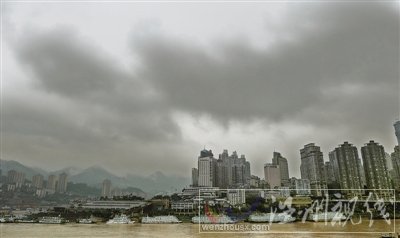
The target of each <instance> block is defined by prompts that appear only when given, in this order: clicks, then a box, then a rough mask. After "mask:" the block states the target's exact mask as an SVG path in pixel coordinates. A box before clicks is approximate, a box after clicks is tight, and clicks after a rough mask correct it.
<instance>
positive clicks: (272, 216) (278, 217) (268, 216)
mask: <svg viewBox="0 0 400 238" xmlns="http://www.w3.org/2000/svg"><path fill="white" fill-rule="evenodd" d="M294 221H296V218H294V217H292V216H291V215H289V214H287V213H284V212H283V213H261V214H251V215H250V216H249V222H280V223H289V222H294Z"/></svg>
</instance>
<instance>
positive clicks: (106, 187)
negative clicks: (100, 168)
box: [101, 179, 111, 197]
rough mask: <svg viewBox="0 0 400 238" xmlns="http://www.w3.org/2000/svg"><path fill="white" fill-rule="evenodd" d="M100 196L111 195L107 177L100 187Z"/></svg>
mask: <svg viewBox="0 0 400 238" xmlns="http://www.w3.org/2000/svg"><path fill="white" fill-rule="evenodd" d="M101 196H102V197H111V181H110V180H109V179H105V180H104V181H103V186H102V189H101Z"/></svg>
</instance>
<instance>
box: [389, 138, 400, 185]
mask: <svg viewBox="0 0 400 238" xmlns="http://www.w3.org/2000/svg"><path fill="white" fill-rule="evenodd" d="M391 159H392V166H393V184H394V186H395V188H396V189H399V188H400V146H398V145H396V146H395V147H394V152H393V153H392V154H391Z"/></svg>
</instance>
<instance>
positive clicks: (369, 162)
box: [361, 140, 392, 197]
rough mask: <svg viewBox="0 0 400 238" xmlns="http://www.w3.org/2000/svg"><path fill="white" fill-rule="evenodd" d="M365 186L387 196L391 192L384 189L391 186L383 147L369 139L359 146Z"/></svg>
mask: <svg viewBox="0 0 400 238" xmlns="http://www.w3.org/2000/svg"><path fill="white" fill-rule="evenodd" d="M361 155H362V159H363V165H364V171H365V178H366V182H367V188H368V189H370V190H372V191H373V192H374V193H375V194H376V195H380V196H383V197H388V196H391V195H392V192H391V191H389V190H385V189H390V188H391V183H390V180H389V174H388V170H387V167H386V158H385V157H386V155H385V149H384V148H383V146H382V145H379V144H378V143H376V142H375V141H373V140H371V141H370V142H369V143H367V144H365V146H363V147H361Z"/></svg>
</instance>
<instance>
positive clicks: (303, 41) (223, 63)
mask: <svg viewBox="0 0 400 238" xmlns="http://www.w3.org/2000/svg"><path fill="white" fill-rule="evenodd" d="M303 7H304V6H303ZM301 9H302V8H300V9H297V10H298V11H301ZM319 10H320V11H315V12H317V13H318V14H315V15H313V16H311V17H312V19H311V20H310V19H308V21H310V22H311V23H313V24H316V25H317V26H316V27H315V29H313V30H310V31H308V32H307V33H308V34H307V35H301V33H303V32H298V34H300V35H292V36H291V38H292V39H291V40H286V41H281V42H277V43H275V44H274V45H272V46H271V47H270V49H267V50H264V51H263V50H259V49H256V48H254V47H251V46H249V45H248V44H246V42H243V43H235V44H232V45H229V44H228V45H227V46H224V47H222V48H221V49H216V50H217V51H218V53H219V54H220V57H219V58H218V59H215V57H214V56H212V55H209V54H207V53H205V52H206V51H204V50H203V49H201V48H200V47H193V44H192V43H191V42H184V41H179V40H176V39H171V38H168V37H166V36H165V37H163V36H159V35H156V36H155V35H151V34H149V36H148V38H144V39H143V36H141V37H140V38H134V40H135V44H134V45H133V49H134V50H135V51H136V52H138V53H139V55H140V56H141V59H142V60H143V62H144V63H143V64H144V65H145V66H146V67H147V68H146V70H145V72H143V75H142V76H143V77H144V78H146V79H149V80H150V81H151V82H152V84H153V85H154V86H155V87H156V88H157V90H158V91H160V92H161V93H162V94H163V96H164V97H165V98H166V100H168V103H169V104H171V105H173V106H174V107H177V108H179V109H181V110H184V111H192V112H198V113H209V114H211V115H213V116H215V117H216V118H222V120H231V119H239V120H241V119H249V118H254V117H259V118H267V119H272V120H281V119H285V118H287V117H293V116H296V115H297V114H299V113H301V112H302V111H304V110H305V109H309V108H310V107H312V108H314V107H318V108H319V107H321V106H322V107H324V108H325V110H327V111H329V107H330V106H331V104H324V105H320V103H321V102H326V101H328V100H329V98H328V99H326V98H325V97H327V96H326V95H324V94H323V91H324V90H326V89H329V88H332V87H333V88H337V86H338V85H347V84H349V85H351V84H355V85H356V86H357V87H360V88H363V87H370V86H371V85H370V84H373V85H377V86H379V87H381V89H382V93H384V94H386V93H390V94H391V95H392V97H393V98H392V99H393V100H391V102H389V103H390V104H391V105H394V104H396V103H397V100H396V96H397V95H396V93H397V92H395V91H394V90H390V89H391V88H393V87H394V86H396V84H397V79H398V77H397V76H398V71H397V65H398V63H399V60H398V16H397V14H396V13H395V10H394V9H391V8H389V7H388V6H383V5H380V4H364V5H360V4H357V5H351V4H348V5H341V4H339V5H337V4H327V5H322V6H320V7H319ZM294 14H296V13H295V12H294ZM289 24H293V25H294V26H293V25H289V26H288V29H293V28H295V29H297V27H296V24H297V23H296V22H292V23H289ZM299 27H301V26H299ZM284 30H285V28H283V29H281V31H284ZM293 32H296V31H295V30H294V31H293ZM364 85H365V86H364ZM388 85H389V91H387V89H388ZM344 88H345V87H344ZM337 89H338V90H340V88H337ZM385 90H386V91H385ZM361 91H362V90H361ZM340 94H341V92H340V91H338V92H337V95H340ZM352 96H353V95H348V96H346V95H345V96H344V97H343V95H342V97H341V98H336V97H335V95H332V97H335V98H331V99H330V100H331V101H334V102H338V101H337V100H339V101H341V100H347V99H351V100H352V99H353V98H352ZM359 96H361V97H364V98H365V99H368V95H359ZM334 99H335V100H334ZM354 106H362V105H359V104H357V105H356V104H354ZM349 112H351V110H350V111H349ZM341 113H343V114H345V112H344V111H342V112H341Z"/></svg>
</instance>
